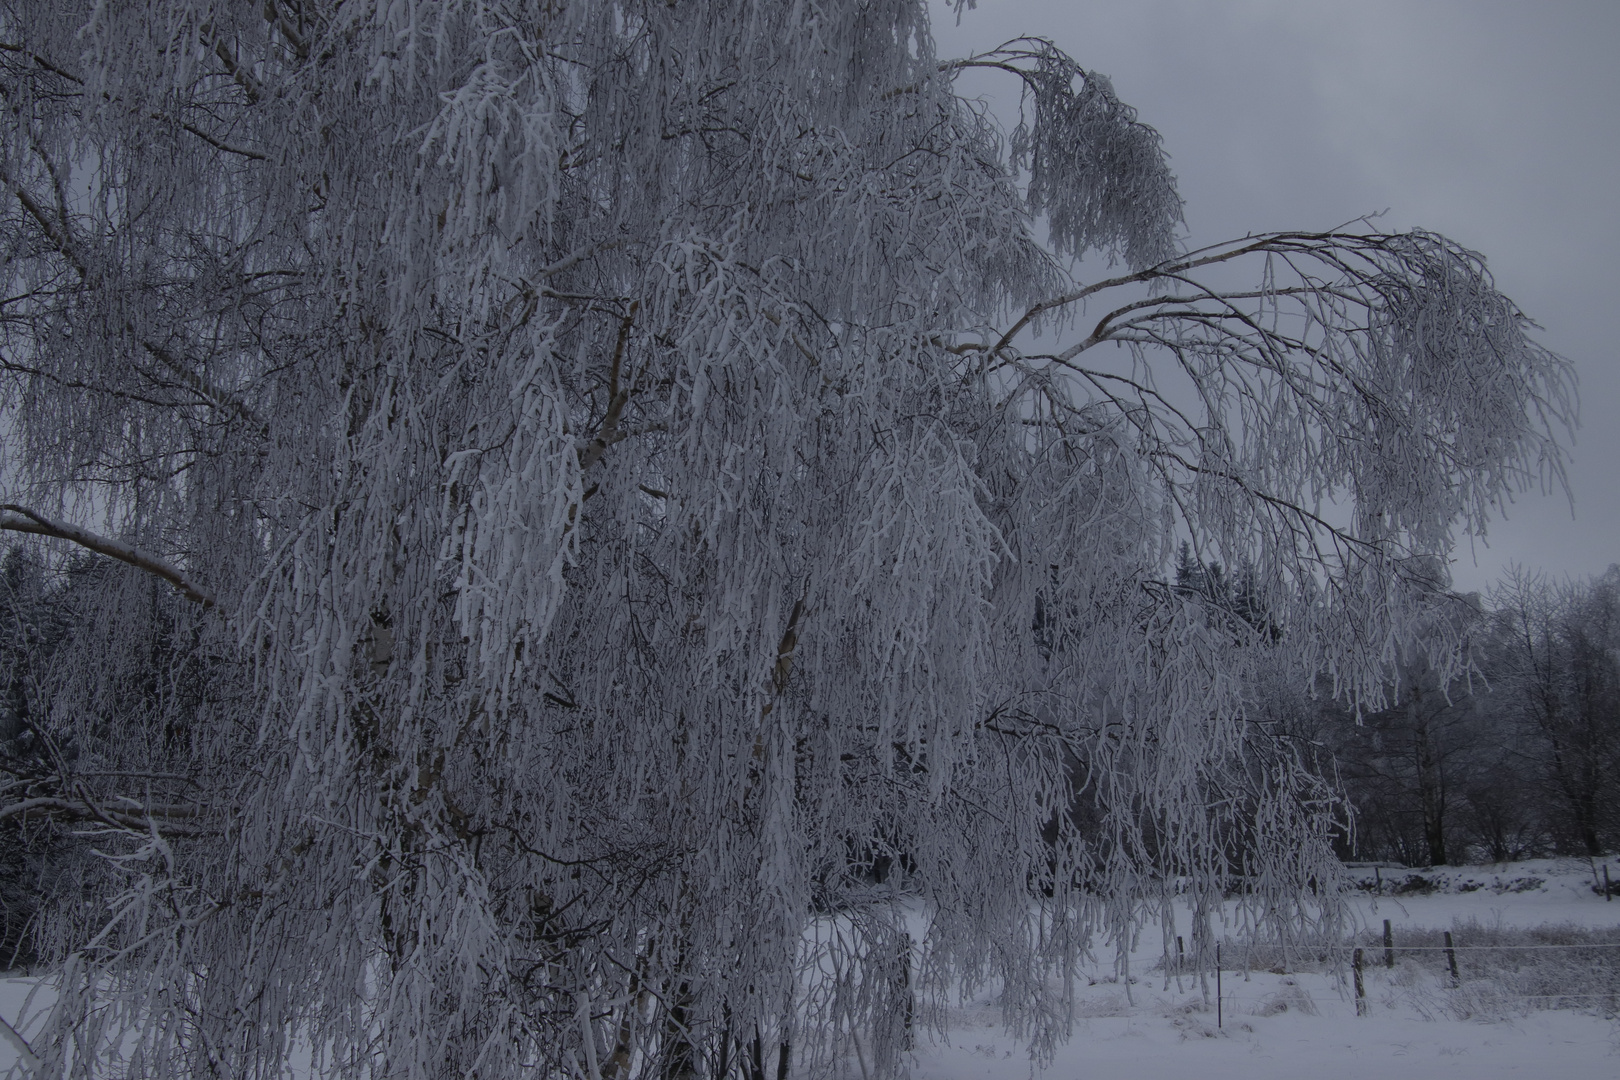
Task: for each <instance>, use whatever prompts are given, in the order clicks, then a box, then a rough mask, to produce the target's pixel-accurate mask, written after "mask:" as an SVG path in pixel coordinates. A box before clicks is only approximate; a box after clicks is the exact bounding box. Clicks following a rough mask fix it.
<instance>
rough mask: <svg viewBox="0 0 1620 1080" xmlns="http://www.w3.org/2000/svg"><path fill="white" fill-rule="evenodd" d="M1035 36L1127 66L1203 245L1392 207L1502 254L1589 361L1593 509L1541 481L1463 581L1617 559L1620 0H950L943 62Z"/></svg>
mask: <svg viewBox="0 0 1620 1080" xmlns="http://www.w3.org/2000/svg"><path fill="white" fill-rule="evenodd" d="M1020 34H1038V35H1041V36H1044V37H1049V38H1051V39H1052V40H1054V41H1055V42H1056V43H1057V44H1058V45H1059V46H1060V47H1061V48H1063V49H1064V50H1065V51H1066V52H1068V53H1069V54H1070V55H1072V56H1073V57H1074V58H1075V59H1076V60H1077V61H1079V63H1080V64H1081V65H1082V66H1083V67H1086V68H1090V69H1092V70H1095V71H1099V72H1102V73H1103V74H1105V75H1107V76H1109V77H1110V78H1111V79H1112V80H1113V83H1114V88H1115V89H1116V90H1117V91H1118V92H1119V95H1120V97H1121V98H1122V99H1123V100H1125V101H1126V102H1128V103H1130V104H1131V105H1134V106H1135V107H1136V108H1137V110H1138V112H1139V113H1140V115H1141V118H1142V119H1143V120H1144V121H1146V122H1147V123H1149V124H1152V125H1153V126H1154V127H1156V128H1158V130H1159V131H1160V132H1161V133H1162V134H1163V135H1164V141H1165V147H1166V149H1167V150H1168V151H1169V153H1170V156H1171V165H1172V167H1173V168H1174V169H1175V172H1176V175H1177V177H1178V180H1179V183H1180V187H1181V194H1182V197H1183V198H1185V199H1186V201H1187V226H1188V230H1189V233H1190V242H1191V243H1192V244H1194V245H1198V244H1203V243H1209V242H1212V241H1215V240H1220V239H1224V238H1227V237H1230V236H1240V235H1242V234H1243V233H1246V232H1259V231H1265V230H1269V229H1280V228H1312V229H1314V228H1328V227H1331V226H1334V225H1338V224H1340V223H1342V222H1344V221H1345V220H1347V219H1350V218H1353V217H1356V216H1357V215H1359V214H1364V213H1369V212H1376V211H1380V210H1385V209H1388V211H1389V213H1388V215H1387V216H1386V217H1385V218H1383V219H1382V225H1383V226H1384V227H1387V228H1407V227H1411V226H1421V227H1423V228H1427V229H1433V230H1435V231H1437V232H1442V233H1445V234H1446V235H1448V236H1450V237H1452V238H1453V239H1455V240H1457V241H1459V242H1460V243H1463V244H1465V245H1467V246H1469V247H1471V248H1474V249H1475V250H1477V251H1480V252H1482V253H1484V254H1485V255H1486V256H1487V257H1488V259H1489V262H1490V267H1491V271H1492V273H1493V274H1495V276H1496V280H1497V283H1498V285H1499V286H1500V287H1501V288H1502V290H1503V291H1504V292H1506V293H1507V294H1508V295H1509V296H1511V297H1513V298H1514V300H1516V301H1517V302H1518V304H1519V306H1520V307H1521V308H1523V309H1524V311H1525V312H1526V313H1527V314H1529V315H1530V317H1531V318H1533V319H1535V320H1536V321H1537V322H1539V323H1541V324H1542V326H1543V327H1545V333H1544V334H1543V335H1542V336H1541V340H1542V342H1543V343H1544V344H1546V345H1547V346H1548V347H1550V348H1552V349H1554V350H1556V351H1558V352H1560V353H1563V354H1564V355H1565V356H1568V357H1569V358H1570V359H1572V360H1573V361H1574V362H1575V365H1576V369H1577V370H1578V372H1579V374H1580V379H1581V417H1582V422H1583V426H1582V428H1581V431H1580V433H1579V438H1578V442H1577V444H1576V446H1575V459H1574V465H1573V467H1572V469H1571V473H1570V480H1571V487H1572V488H1573V490H1574V497H1575V514H1574V516H1573V517H1571V514H1570V508H1569V502H1568V500H1567V499H1566V498H1565V497H1564V496H1563V495H1562V494H1558V495H1555V496H1552V497H1543V496H1540V495H1537V494H1531V495H1525V496H1521V497H1520V498H1519V501H1518V504H1517V505H1516V507H1515V508H1514V509H1513V511H1512V512H1511V514H1510V516H1509V518H1508V520H1506V521H1502V522H1498V523H1496V524H1495V525H1493V527H1492V529H1491V532H1490V535H1489V537H1488V540H1489V547H1479V548H1477V550H1476V552H1475V553H1473V554H1470V552H1469V551H1468V550H1466V549H1462V550H1459V551H1458V552H1457V553H1456V560H1455V562H1454V564H1453V566H1452V572H1453V576H1454V578H1455V580H1456V584H1457V586H1458V587H1459V588H1463V589H1481V588H1484V587H1485V586H1486V585H1488V584H1489V583H1490V582H1491V581H1493V580H1495V579H1496V578H1497V577H1499V576H1500V575H1501V572H1502V570H1503V567H1504V566H1505V565H1507V564H1508V563H1512V562H1518V563H1522V564H1524V565H1525V566H1527V567H1531V568H1539V569H1543V570H1547V571H1550V572H1552V573H1554V574H1557V575H1563V574H1565V573H1568V574H1574V575H1586V574H1593V573H1599V572H1601V571H1602V570H1603V569H1604V568H1605V567H1607V566H1608V565H1609V564H1610V563H1613V562H1620V357H1617V352H1620V350H1617V347H1616V344H1615V336H1614V334H1613V333H1611V332H1610V323H1611V322H1612V321H1613V319H1614V317H1615V315H1616V313H1617V312H1620V280H1617V279H1620V270H1617V269H1616V268H1617V266H1620V205H1617V204H1620V61H1617V59H1616V56H1615V52H1616V50H1617V49H1620V2H1616V0H1584V2H1576V0H1564V2H1560V0H1540V2H1537V3H1529V2H1526V0H1519V2H1510V0H1354V2H1348V0H1346V2H1338V3H1328V2H1320V0H1112V2H1098V0H980V2H979V6H978V9H977V10H976V11H969V12H967V13H965V14H964V15H963V17H962V22H961V25H960V26H957V25H954V19H953V18H952V16H951V14H950V12H949V9H948V6H947V5H941V7H940V8H938V9H936V23H935V37H936V40H937V41H938V44H939V48H940V52H941V54H942V55H963V54H965V53H968V52H974V51H980V50H983V49H986V48H990V47H993V46H995V45H998V44H1000V43H1001V42H1003V41H1005V40H1007V39H1008V38H1011V37H1016V36H1018V35H1020ZM975 74H979V73H975ZM982 74H984V75H985V76H986V77H987V78H988V77H990V76H991V74H992V73H982ZM960 85H961V86H962V87H963V89H969V88H970V86H971V88H972V90H973V92H974V93H980V92H988V93H995V94H997V96H998V98H999V96H1000V94H1001V93H1003V92H1004V93H1005V94H1007V95H1009V98H1008V100H1009V101H1010V102H1013V103H1015V102H1016V98H1015V97H1011V96H1010V95H1014V94H1016V89H1015V88H1013V87H1006V88H1005V89H1004V90H1003V88H1000V87H998V86H997V85H996V84H995V83H994V82H993V81H984V82H978V81H975V82H973V83H971V84H969V83H967V82H964V83H962V84H960Z"/></svg>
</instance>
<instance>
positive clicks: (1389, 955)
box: [1384, 919, 1395, 968]
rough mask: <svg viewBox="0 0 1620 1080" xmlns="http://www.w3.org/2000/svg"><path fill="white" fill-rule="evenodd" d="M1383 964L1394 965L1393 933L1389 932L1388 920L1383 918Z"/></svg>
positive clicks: (1389, 966)
mask: <svg viewBox="0 0 1620 1080" xmlns="http://www.w3.org/2000/svg"><path fill="white" fill-rule="evenodd" d="M1384 966H1385V967H1387V968H1392V967H1394V966H1395V935H1394V934H1392V933H1390V930H1389V920H1388V919H1385V920H1384Z"/></svg>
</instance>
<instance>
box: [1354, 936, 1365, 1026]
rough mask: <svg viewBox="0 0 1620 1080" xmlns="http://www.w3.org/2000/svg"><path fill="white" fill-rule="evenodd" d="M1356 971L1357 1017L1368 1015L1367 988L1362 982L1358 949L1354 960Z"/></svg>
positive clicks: (1359, 951)
mask: <svg viewBox="0 0 1620 1080" xmlns="http://www.w3.org/2000/svg"><path fill="white" fill-rule="evenodd" d="M1352 966H1353V967H1354V968H1355V971H1356V1015H1357V1016H1366V1015H1367V988H1366V986H1364V985H1363V984H1362V982H1361V950H1360V949H1357V950H1356V952H1355V956H1354V958H1353V960H1352Z"/></svg>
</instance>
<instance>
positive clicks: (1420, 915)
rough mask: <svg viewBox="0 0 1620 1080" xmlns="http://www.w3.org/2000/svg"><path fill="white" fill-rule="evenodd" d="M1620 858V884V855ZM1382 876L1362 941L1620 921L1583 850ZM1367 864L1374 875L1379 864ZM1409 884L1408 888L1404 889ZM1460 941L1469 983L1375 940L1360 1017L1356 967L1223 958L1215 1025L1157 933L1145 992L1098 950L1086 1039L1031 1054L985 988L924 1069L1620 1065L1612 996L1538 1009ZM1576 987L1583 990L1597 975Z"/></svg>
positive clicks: (1250, 1076) (1311, 1072)
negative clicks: (1352, 977) (1456, 984)
mask: <svg viewBox="0 0 1620 1080" xmlns="http://www.w3.org/2000/svg"><path fill="white" fill-rule="evenodd" d="M1610 870H1611V874H1613V875H1615V885H1616V886H1617V889H1616V893H1617V894H1620V861H1617V862H1616V863H1615V864H1613V865H1612V866H1611V867H1610ZM1359 873H1360V871H1357V874H1358V875H1359ZM1599 875H1601V864H1600V865H1599ZM1379 876H1380V877H1382V879H1383V885H1384V888H1385V894H1384V895H1383V896H1381V897H1379V896H1375V895H1373V894H1372V893H1371V892H1369V893H1367V894H1365V895H1358V896H1357V897H1356V898H1355V911H1356V915H1357V918H1358V921H1359V922H1360V924H1361V927H1362V928H1363V929H1362V933H1361V934H1359V935H1358V940H1363V941H1368V942H1370V941H1372V940H1373V939H1375V938H1381V937H1382V928H1383V920H1385V919H1388V920H1389V921H1390V928H1391V931H1392V935H1393V938H1394V940H1395V943H1396V944H1397V946H1398V945H1400V944H1401V943H1402V942H1403V941H1406V942H1414V941H1420V940H1421V941H1424V942H1427V941H1428V940H1429V939H1430V938H1429V937H1428V936H1424V935H1423V934H1422V932H1423V931H1431V932H1433V931H1443V930H1448V929H1454V928H1458V927H1470V926H1478V927H1483V928H1501V929H1533V928H1537V927H1543V926H1575V927H1585V928H1620V895H1617V897H1616V899H1615V900H1614V901H1612V902H1605V900H1604V897H1603V896H1602V895H1601V894H1600V893H1596V892H1594V891H1593V883H1594V877H1593V873H1592V867H1591V866H1590V865H1589V864H1588V863H1586V862H1585V861H1577V860H1552V859H1543V860H1536V861H1534V862H1523V863H1514V864H1511V865H1506V866H1501V867H1489V866H1486V867H1458V868H1441V869H1439V870H1435V871H1427V870H1424V871H1390V870H1387V869H1386V870H1384V871H1382V873H1381V874H1380V875H1379ZM1366 877H1367V884H1368V885H1369V886H1372V885H1373V884H1374V875H1373V871H1372V870H1371V869H1368V870H1367V871H1366ZM1414 878H1418V879H1420V880H1413V879H1414ZM1597 880H1601V877H1599V878H1598V879H1597ZM1430 888H1432V889H1433V891H1428V890H1429V889H1430ZM1397 889H1399V890H1406V891H1403V892H1400V893H1398V894H1396V893H1395V890H1397ZM1148 938H1152V939H1153V940H1151V941H1148V940H1147V939H1148ZM1456 940H1457V942H1458V944H1466V942H1467V935H1466V933H1465V932H1464V931H1463V930H1461V929H1459V930H1458V933H1457V936H1456ZM1459 955H1460V956H1461V966H1462V974H1463V985H1462V987H1461V988H1459V989H1457V990H1452V989H1450V988H1449V987H1448V986H1447V985H1446V983H1447V980H1446V978H1445V976H1444V971H1443V970H1442V965H1443V964H1444V960H1443V959H1442V958H1441V957H1442V956H1443V954H1433V953H1430V954H1413V953H1406V954H1400V953H1398V954H1397V962H1396V966H1395V968H1394V970H1393V971H1391V970H1389V969H1386V968H1385V967H1384V966H1383V952H1382V949H1381V948H1369V949H1368V950H1367V952H1366V961H1365V965H1366V966H1365V968H1364V985H1365V987H1366V994H1367V1010H1368V1011H1367V1015H1366V1016H1361V1017H1358V1016H1357V1015H1356V1007H1355V997H1354V991H1353V989H1352V987H1351V985H1350V983H1349V980H1348V979H1347V978H1341V977H1339V976H1337V975H1335V974H1332V973H1327V972H1309V971H1306V972H1293V973H1288V974H1275V973H1272V972H1270V971H1265V972H1261V971H1256V972H1252V973H1250V975H1249V976H1248V978H1247V979H1245V977H1244V975H1243V973H1242V972H1241V971H1239V972H1226V973H1224V975H1223V978H1222V1013H1223V1014H1224V1017H1223V1019H1224V1023H1223V1026H1222V1027H1220V1028H1217V1027H1216V1016H1215V1010H1214V1009H1213V1008H1210V1007H1206V1005H1205V1004H1204V1000H1203V996H1202V994H1201V993H1200V992H1199V989H1198V986H1197V980H1196V979H1189V978H1183V979H1182V980H1181V988H1180V989H1178V987H1177V985H1176V980H1175V979H1173V978H1172V979H1171V980H1170V986H1169V989H1168V990H1166V989H1165V988H1164V975H1163V972H1162V970H1160V971H1147V970H1146V969H1148V968H1150V967H1152V966H1153V965H1154V964H1155V963H1157V961H1158V956H1159V948H1158V936H1157V935H1154V934H1145V935H1144V947H1143V949H1142V950H1141V952H1139V953H1138V954H1137V958H1136V960H1135V961H1134V962H1133V964H1132V970H1133V971H1141V972H1145V973H1144V974H1141V975H1139V976H1138V979H1139V981H1138V982H1136V983H1135V985H1133V987H1132V996H1134V998H1135V1004H1131V1003H1130V1002H1129V1001H1127V1000H1126V995H1125V993H1124V989H1123V988H1122V987H1121V986H1120V985H1119V984H1118V983H1117V982H1111V981H1105V979H1106V978H1107V977H1109V976H1111V975H1112V965H1111V964H1110V963H1109V958H1107V957H1104V958H1102V961H1103V963H1102V967H1101V968H1100V969H1099V971H1098V973H1097V974H1098V976H1099V981H1098V982H1097V983H1096V984H1095V985H1092V986H1089V987H1084V988H1082V989H1081V991H1080V995H1081V996H1080V1007H1079V1008H1078V1010H1077V1015H1076V1019H1075V1026H1074V1038H1073V1039H1072V1040H1071V1041H1070V1042H1069V1043H1068V1044H1067V1045H1066V1046H1063V1047H1061V1048H1059V1050H1058V1052H1057V1056H1056V1058H1055V1060H1054V1061H1053V1062H1052V1063H1051V1065H1050V1066H1048V1067H1046V1068H1044V1069H1032V1068H1031V1066H1030V1064H1029V1059H1028V1055H1027V1053H1025V1051H1024V1050H1023V1049H1022V1047H1020V1046H1019V1044H1018V1043H1017V1042H1015V1041H1014V1040H1012V1039H1010V1038H1008V1037H1007V1036H1005V1035H1004V1034H1003V1033H1002V1031H1001V1028H1000V1020H999V1013H998V1011H997V1010H996V1009H995V1007H994V1004H993V1002H991V1001H989V1000H988V999H986V1000H982V1001H979V1002H975V1003H973V1004H972V1005H970V1006H968V1007H966V1008H960V1009H955V1010H953V1014H952V1016H951V1018H950V1021H951V1029H952V1030H951V1034H950V1037H949V1043H948V1045H946V1044H935V1045H925V1046H924V1047H923V1048H922V1049H921V1050H920V1051H919V1052H918V1054H917V1059H916V1066H915V1068H914V1070H913V1075H914V1077H915V1078H916V1080H983V1078H994V1080H1023V1078H1025V1077H1031V1076H1033V1077H1035V1078H1038V1080H1079V1078H1093V1077H1094V1078H1098V1080H1107V1078H1112V1077H1125V1078H1129V1080H1160V1078H1166V1080H1168V1078H1171V1077H1174V1078H1176V1080H1226V1078H1239V1077H1241V1078H1243V1080H1269V1078H1272V1077H1278V1078H1281V1077H1288V1078H1308V1080H1341V1078H1343V1080H1350V1078H1355V1080H1404V1078H1409V1077H1410V1078H1421V1080H1437V1078H1441V1077H1471V1078H1479V1080H1491V1078H1496V1077H1546V1078H1554V1077H1574V1076H1596V1075H1605V1074H1608V1073H1612V1072H1614V1071H1615V1070H1616V1069H1617V1068H1620V1023H1617V1022H1616V1021H1615V1020H1614V1019H1613V1016H1614V1009H1613V1004H1612V1002H1607V1003H1606V1002H1604V1001H1602V1000H1599V1001H1589V1000H1584V1001H1583V1000H1581V999H1571V1000H1569V1001H1567V1002H1565V1004H1569V1005H1576V1004H1589V1005H1590V1006H1592V1007H1590V1008H1587V1009H1576V1008H1562V1009H1543V1008H1539V1007H1537V1006H1539V1005H1541V1004H1544V1002H1531V1001H1526V1000H1519V999H1516V998H1514V997H1513V996H1512V995H1511V994H1510V993H1509V992H1508V991H1510V990H1511V989H1512V987H1503V986H1501V985H1500V984H1499V983H1497V982H1495V981H1493V980H1489V979H1483V978H1472V977H1470V974H1471V973H1470V972H1469V965H1470V962H1471V954H1469V953H1467V952H1463V953H1461V954H1459ZM1498 955H1500V954H1498ZM1538 955H1539V954H1538ZM1556 955H1564V954H1556ZM1583 955H1584V957H1585V959H1586V962H1587V963H1588V964H1590V963H1591V962H1592V957H1593V956H1594V955H1596V956H1601V957H1602V958H1603V959H1602V960H1601V961H1600V962H1602V963H1605V964H1608V965H1610V968H1609V970H1611V971H1616V970H1620V948H1617V949H1604V950H1601V952H1598V953H1595V954H1594V953H1592V952H1583ZM1420 957H1421V962H1420ZM1560 989H1563V988H1560ZM1567 989H1568V991H1569V992H1570V993H1571V994H1579V993H1582V992H1586V991H1589V990H1590V989H1591V987H1589V986H1581V985H1571V986H1569V987H1567ZM1605 1004H1607V1005H1608V1006H1609V1007H1608V1008H1604V1007H1603V1006H1604V1005H1605Z"/></svg>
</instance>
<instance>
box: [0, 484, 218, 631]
mask: <svg viewBox="0 0 1620 1080" xmlns="http://www.w3.org/2000/svg"><path fill="white" fill-rule="evenodd" d="M0 529H5V530H9V531H11V532H20V533H32V534H33V535H35V536H50V537H54V538H56V539H58V540H68V541H71V542H72V543H75V544H78V545H79V546H80V547H85V548H89V549H90V550H91V551H94V552H96V553H97V554H100V555H105V556H107V557H108V558H111V559H117V560H118V561H119V562H123V563H128V564H129V565H130V566H133V567H136V568H137V569H140V570H145V571H146V572H147V573H149V574H156V575H157V576H158V577H160V578H162V579H163V580H164V581H167V582H168V583H169V584H170V585H173V586H174V587H175V588H177V589H179V590H180V594H181V595H182V596H184V597H185V598H186V599H187V600H190V601H193V602H194V603H198V604H201V605H202V606H203V607H213V606H214V597H213V594H211V593H209V592H208V591H207V590H205V589H203V588H202V587H201V586H199V585H197V584H196V583H195V582H193V581H192V580H191V579H190V578H188V577H186V575H185V574H184V573H183V572H182V571H181V570H180V569H179V568H178V567H176V566H175V565H174V564H173V563H171V562H168V561H167V560H165V559H161V558H159V557H158V556H156V555H153V554H151V553H150V552H146V551H142V550H141V549H140V548H138V547H135V546H133V545H131V544H126V543H124V542H123V541H121V540H111V539H108V538H107V537H105V536H99V535H97V534H96V533H93V532H90V531H89V530H87V529H81V528H79V527H78V526H77V525H68V524H66V523H64V522H60V521H52V520H51V519H50V518H48V517H45V516H44V515H43V514H38V513H35V512H34V511H32V510H30V509H28V508H27V507H24V506H17V505H15V504H13V503H4V504H0Z"/></svg>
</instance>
